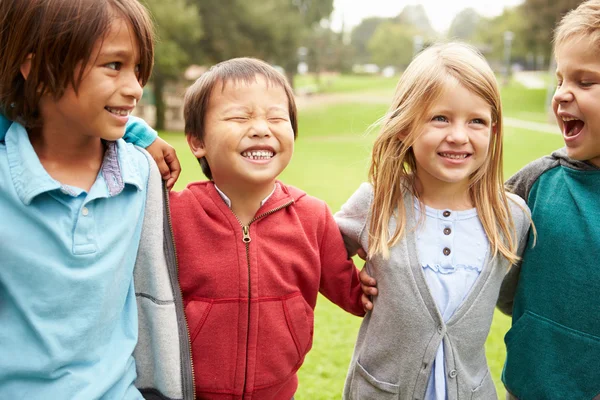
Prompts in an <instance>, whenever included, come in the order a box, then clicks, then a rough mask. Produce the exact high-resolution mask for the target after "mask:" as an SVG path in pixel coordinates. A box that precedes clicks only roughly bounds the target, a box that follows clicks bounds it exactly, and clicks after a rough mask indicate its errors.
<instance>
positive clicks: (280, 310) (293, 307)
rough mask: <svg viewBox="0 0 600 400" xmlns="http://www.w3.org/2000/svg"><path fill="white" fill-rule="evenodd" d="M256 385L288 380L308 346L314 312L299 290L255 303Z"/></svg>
mask: <svg viewBox="0 0 600 400" xmlns="http://www.w3.org/2000/svg"><path fill="white" fill-rule="evenodd" d="M258 310H259V315H258V321H259V322H258V325H259V326H258V338H257V352H256V378H255V382H254V385H255V387H256V388H260V387H267V386H271V385H275V384H277V383H281V382H283V381H285V380H287V379H289V378H290V377H291V376H292V375H293V374H294V372H296V371H297V370H298V368H300V366H301V365H302V362H303V361H304V357H305V356H306V354H307V353H308V351H309V350H310V349H311V347H312V340H313V326H314V315H313V310H312V308H311V307H310V306H309V305H308V303H306V301H305V300H304V297H302V294H301V293H295V294H293V295H291V296H288V297H285V298H283V299H281V298H280V299H273V300H271V299H266V300H260V301H259V305H258Z"/></svg>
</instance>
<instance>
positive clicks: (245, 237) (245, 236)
mask: <svg viewBox="0 0 600 400" xmlns="http://www.w3.org/2000/svg"><path fill="white" fill-rule="evenodd" d="M293 202H294V200H290V201H288V202H287V203H284V204H282V205H280V206H279V207H275V208H274V209H272V210H269V211H267V212H265V213H262V214H260V215H257V216H256V217H254V218H252V219H251V220H250V222H248V225H244V224H243V223H242V221H240V219H239V218H238V216H237V215H235V213H233V215H234V216H235V219H237V221H238V222H239V224H240V226H241V227H242V242H244V246H245V247H246V265H247V267H248V322H247V327H246V367H245V368H244V385H243V387H242V390H243V392H242V398H244V395H245V393H246V381H247V371H248V341H249V340H250V334H249V332H250V301H251V298H252V281H251V279H250V242H251V241H252V238H251V237H250V225H251V224H252V223H253V222H255V221H256V220H259V219H261V218H264V217H266V216H269V215H271V214H273V213H275V212H277V211H279V210H282V209H284V208H286V207H288V206H289V205H291V204H292V203H293Z"/></svg>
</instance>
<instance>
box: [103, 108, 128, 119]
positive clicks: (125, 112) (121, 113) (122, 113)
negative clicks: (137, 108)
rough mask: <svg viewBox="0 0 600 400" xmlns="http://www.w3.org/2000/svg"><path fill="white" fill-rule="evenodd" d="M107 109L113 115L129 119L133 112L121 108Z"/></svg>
mask: <svg viewBox="0 0 600 400" xmlns="http://www.w3.org/2000/svg"><path fill="white" fill-rule="evenodd" d="M105 108H106V110H107V111H109V112H111V113H113V114H116V115H119V116H121V117H127V116H128V115H129V114H130V113H131V110H123V109H120V108H110V107H105Z"/></svg>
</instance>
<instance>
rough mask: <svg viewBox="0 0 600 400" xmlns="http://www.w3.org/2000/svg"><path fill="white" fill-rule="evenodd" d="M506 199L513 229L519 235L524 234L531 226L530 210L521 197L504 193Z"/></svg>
mask: <svg viewBox="0 0 600 400" xmlns="http://www.w3.org/2000/svg"><path fill="white" fill-rule="evenodd" d="M506 197H507V199H508V206H509V208H510V213H511V215H512V218H513V221H514V223H515V228H516V229H517V231H518V232H520V233H521V235H524V234H526V233H527V231H528V230H529V226H530V225H531V210H530V209H529V207H528V206H527V203H526V202H525V200H523V198H522V197H520V196H518V195H516V194H514V193H509V192H507V193H506Z"/></svg>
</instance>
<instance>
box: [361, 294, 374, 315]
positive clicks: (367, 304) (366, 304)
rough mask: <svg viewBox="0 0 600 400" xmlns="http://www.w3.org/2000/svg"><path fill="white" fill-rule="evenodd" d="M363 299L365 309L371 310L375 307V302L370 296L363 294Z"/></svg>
mask: <svg viewBox="0 0 600 400" xmlns="http://www.w3.org/2000/svg"><path fill="white" fill-rule="evenodd" d="M361 301H362V305H363V309H364V310H365V311H371V310H372V309H373V303H371V300H370V299H369V297H368V296H366V295H364V294H363V295H362V297H361Z"/></svg>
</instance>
